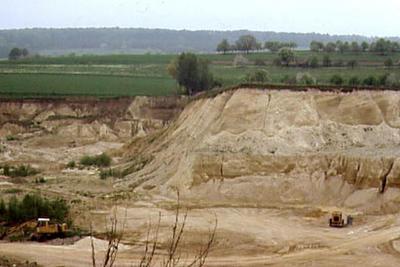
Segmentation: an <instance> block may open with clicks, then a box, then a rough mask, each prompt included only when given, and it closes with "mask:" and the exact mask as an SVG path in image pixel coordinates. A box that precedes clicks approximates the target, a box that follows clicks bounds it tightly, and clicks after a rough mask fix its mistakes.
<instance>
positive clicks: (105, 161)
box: [80, 153, 111, 167]
mask: <svg viewBox="0 0 400 267" xmlns="http://www.w3.org/2000/svg"><path fill="white" fill-rule="evenodd" d="M80 164H82V165H83V166H97V167H108V166H110V165H111V157H110V156H108V155H107V154H105V153H103V154H101V155H97V156H84V157H82V158H81V160H80Z"/></svg>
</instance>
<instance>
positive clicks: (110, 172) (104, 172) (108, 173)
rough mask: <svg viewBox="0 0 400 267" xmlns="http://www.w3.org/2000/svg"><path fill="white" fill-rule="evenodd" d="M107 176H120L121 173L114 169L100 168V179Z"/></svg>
mask: <svg viewBox="0 0 400 267" xmlns="http://www.w3.org/2000/svg"><path fill="white" fill-rule="evenodd" d="M108 177H116V178H120V177H122V173H121V172H120V171H118V170H115V169H111V168H110V169H106V170H100V179H101V180H105V179H107V178H108Z"/></svg>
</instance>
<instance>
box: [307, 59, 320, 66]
mask: <svg viewBox="0 0 400 267" xmlns="http://www.w3.org/2000/svg"><path fill="white" fill-rule="evenodd" d="M308 65H309V66H310V67H311V68H318V66H319V61H318V58H317V57H312V58H310V59H309V60H308Z"/></svg>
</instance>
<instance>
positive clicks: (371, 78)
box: [363, 75, 378, 86]
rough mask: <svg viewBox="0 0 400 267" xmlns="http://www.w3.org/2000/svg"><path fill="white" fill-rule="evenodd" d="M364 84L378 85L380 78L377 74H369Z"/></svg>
mask: <svg viewBox="0 0 400 267" xmlns="http://www.w3.org/2000/svg"><path fill="white" fill-rule="evenodd" d="M363 85H367V86H377V85H378V80H377V79H376V78H375V76H372V75H370V76H368V77H367V78H365V79H364V80H363Z"/></svg>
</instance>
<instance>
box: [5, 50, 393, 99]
mask: <svg viewBox="0 0 400 267" xmlns="http://www.w3.org/2000/svg"><path fill="white" fill-rule="evenodd" d="M324 55H325V54H324V53H312V52H309V51H297V52H296V58H297V60H299V61H301V60H306V59H307V58H310V57H313V56H316V57H318V58H319V60H320V62H321V61H322V58H323V56H324ZM176 56H177V55H154V54H145V55H106V56H94V55H87V56H63V57H38V58H30V59H24V60H18V61H15V62H10V61H0V94H1V95H3V96H4V95H6V96H15V97H31V96H45V97H47V96H70V95H77V96H79V95H87V96H101V97H113V96H136V95H150V96H154V95H160V96H161V95H173V94H176V92H177V86H176V82H175V81H174V80H173V79H172V78H171V77H170V76H169V75H168V74H167V71H166V67H167V65H168V63H169V62H170V61H171V60H172V59H174V58H175V57H176ZM199 56H200V57H202V58H206V59H208V60H209V61H210V63H211V67H210V69H211V71H212V73H213V75H214V77H215V78H216V79H217V80H219V81H220V82H222V84H223V86H231V85H235V84H238V83H241V82H244V79H245V77H246V75H247V74H248V73H252V72H255V71H257V70H260V69H265V70H267V71H268V73H269V74H270V77H271V79H272V83H280V82H281V80H282V78H284V77H285V76H289V77H295V76H296V75H297V74H298V73H299V72H307V73H310V74H311V75H312V76H313V77H315V78H316V79H317V82H318V84H329V81H330V78H331V77H332V76H333V75H334V74H340V75H341V76H342V77H343V78H344V79H345V80H348V79H349V78H350V77H352V76H357V77H358V78H359V79H361V80H362V79H365V78H366V77H368V76H370V75H374V76H375V77H379V76H382V75H384V74H389V73H394V74H396V75H397V76H398V77H400V67H399V66H398V65H396V66H394V67H392V68H385V67H384V61H385V60H386V59H387V58H389V57H390V58H391V59H392V60H393V61H394V62H395V63H396V64H397V62H399V61H400V53H396V54H391V55H387V56H380V55H377V54H372V53H345V54H340V53H333V54H330V57H331V59H332V62H333V63H335V62H336V61H339V60H341V61H343V63H344V66H345V65H346V62H348V61H350V60H357V62H358V63H359V64H358V66H357V67H356V68H354V69H351V68H348V67H329V68H323V67H319V68H299V67H289V68H286V67H275V66H273V65H272V61H273V60H274V59H275V58H277V55H276V54H275V53H266V52H264V53H253V54H249V55H245V56H246V57H247V58H248V60H249V64H247V65H245V66H242V67H234V66H233V60H234V57H235V55H221V54H211V55H199ZM255 60H263V61H264V62H265V64H266V65H265V66H255V65H254V61H255Z"/></svg>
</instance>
